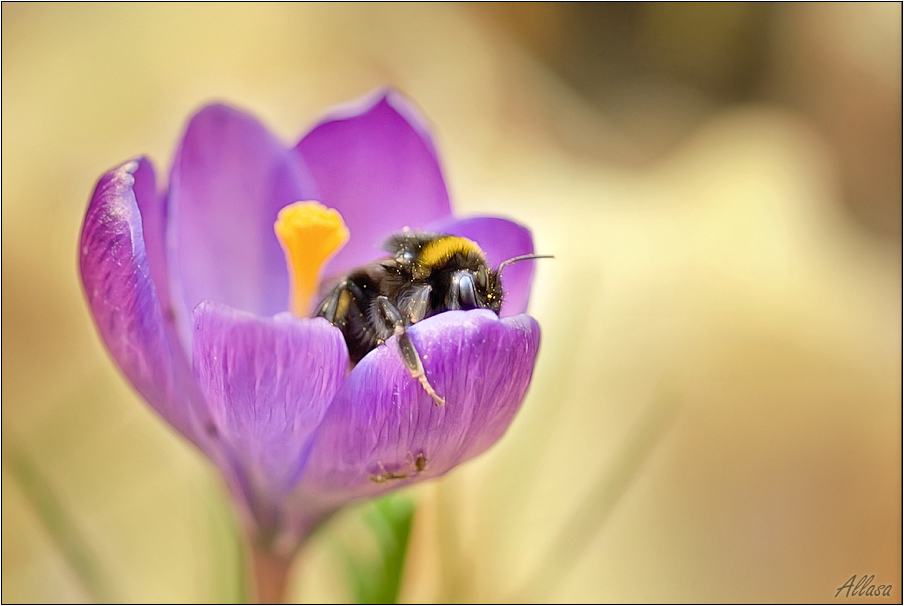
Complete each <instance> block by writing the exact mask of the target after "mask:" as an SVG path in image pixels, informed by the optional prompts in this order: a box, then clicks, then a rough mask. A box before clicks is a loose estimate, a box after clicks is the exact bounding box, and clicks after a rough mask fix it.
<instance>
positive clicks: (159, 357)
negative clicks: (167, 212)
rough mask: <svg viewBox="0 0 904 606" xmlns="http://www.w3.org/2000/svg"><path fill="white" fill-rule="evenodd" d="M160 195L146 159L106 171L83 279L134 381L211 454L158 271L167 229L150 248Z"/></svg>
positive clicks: (97, 317) (85, 231)
mask: <svg viewBox="0 0 904 606" xmlns="http://www.w3.org/2000/svg"><path fill="white" fill-rule="evenodd" d="M136 194H139V195H140V196H142V198H141V199H140V200H139V199H136ZM156 196H157V192H156V189H155V185H154V170H153V168H152V167H151V165H150V163H148V162H147V161H146V160H143V159H141V160H134V161H131V162H127V163H125V164H123V165H122V166H120V167H118V168H115V169H113V170H112V171H110V172H109V173H107V174H106V175H104V176H103V177H102V178H101V180H100V182H99V183H98V184H97V188H96V189H95V191H94V195H93V197H92V199H91V203H90V205H89V206H88V211H87V214H86V216H85V223H84V226H83V228H82V237H81V243H80V249H79V252H80V259H79V265H80V269H81V274H82V283H83V284H84V287H85V294H86V296H87V298H88V305H89V307H90V308H91V312H92V315H93V316H94V321H95V322H96V324H97V329H98V331H99V332H100V335H101V338H102V339H103V340H104V343H105V344H106V346H107V349H108V350H109V351H110V354H111V355H112V356H113V358H114V359H115V360H116V363H117V364H118V365H119V367H120V368H121V369H122V371H123V373H124V374H125V375H126V377H127V378H128V379H129V381H131V382H132V384H133V385H134V386H135V388H136V389H137V390H138V391H139V393H141V395H142V396H144V398H145V399H146V400H147V401H148V402H149V403H150V404H151V406H153V407H154V409H155V410H157V412H159V413H160V414H161V415H162V416H163V418H165V419H166V420H167V421H168V422H169V423H170V424H171V425H173V426H174V427H175V428H176V429H178V430H179V431H180V432H181V433H182V434H183V435H185V436H186V437H187V438H189V439H190V440H192V441H193V442H195V443H196V444H198V445H199V446H201V447H202V449H204V450H206V451H207V452H208V454H212V450H211V449H212V445H211V443H210V440H209V436H207V435H206V433H205V429H204V428H205V427H206V424H205V418H204V410H203V406H202V405H201V404H200V393H199V392H198V389H197V386H196V385H195V383H194V380H193V377H192V373H191V369H190V368H189V367H188V363H187V359H186V358H185V356H184V352H183V351H182V350H181V348H180V347H179V345H178V343H177V341H176V340H175V335H174V333H173V331H172V330H170V329H168V327H167V322H166V321H165V319H164V312H163V308H162V307H161V304H160V298H159V296H158V289H157V288H156V286H155V284H154V279H153V278H152V276H156V275H159V273H158V272H161V271H163V268H162V267H161V261H162V259H161V256H160V249H159V239H160V237H161V234H160V233H159V232H156V233H155V234H154V236H153V238H151V241H157V245H158V248H157V250H156V254H155V255H154V257H153V258H151V259H150V260H149V257H148V252H147V250H146V247H145V241H144V235H143V233H142V227H143V223H142V211H146V212H147V214H148V215H149V216H148V224H149V226H150V225H156V227H155V229H159V228H160V223H159V222H156V223H155V219H153V218H152V217H153V216H154V213H155V212H157V211H158V210H159V208H160V207H159V200H157V199H156ZM139 207H140V208H141V209H142V211H139ZM152 250H153V249H152Z"/></svg>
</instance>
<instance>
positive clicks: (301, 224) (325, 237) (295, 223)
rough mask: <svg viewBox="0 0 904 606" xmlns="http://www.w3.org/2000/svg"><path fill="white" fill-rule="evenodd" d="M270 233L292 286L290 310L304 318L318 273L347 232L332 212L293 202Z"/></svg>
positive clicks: (334, 212) (312, 203)
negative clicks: (279, 247)
mask: <svg viewBox="0 0 904 606" xmlns="http://www.w3.org/2000/svg"><path fill="white" fill-rule="evenodd" d="M273 229H274V231H276V237H277V238H278V239H279V243H280V244H281V245H282V248H283V250H284V251H285V252H286V265H287V266H288V268H289V280H290V282H291V287H290V294H289V309H290V310H291V311H292V313H293V314H295V315H296V316H298V317H300V318H306V317H307V316H308V314H309V313H310V311H311V308H310V305H311V297H313V296H314V294H315V293H316V289H317V284H318V282H319V281H320V271H321V269H322V267H323V265H324V264H325V263H326V262H327V261H328V260H329V259H330V258H331V257H332V256H333V255H334V254H335V253H336V252H337V251H338V250H339V249H340V248H342V246H343V245H344V244H345V243H346V242H347V241H348V228H347V227H346V226H345V222H344V221H343V220H342V215H340V214H339V213H338V212H337V211H335V210H333V209H332V208H327V207H326V206H323V205H322V204H320V203H318V202H295V203H294V204H290V205H289V206H286V207H285V208H283V209H282V210H280V211H279V215H278V217H277V219H276V223H275V224H274V225H273Z"/></svg>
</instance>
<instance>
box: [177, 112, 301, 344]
mask: <svg viewBox="0 0 904 606" xmlns="http://www.w3.org/2000/svg"><path fill="white" fill-rule="evenodd" d="M317 197H318V195H317V190H316V188H315V186H314V185H313V181H312V180H311V179H310V176H309V175H308V174H307V173H306V171H305V169H304V164H303V162H299V161H298V159H297V158H295V157H294V155H293V154H292V152H291V151H290V150H288V149H287V148H286V147H284V146H283V144H282V143H281V142H280V141H278V140H277V139H276V138H274V137H273V136H272V135H271V134H270V133H269V132H267V130H266V129H265V128H264V127H263V126H262V125H261V124H260V123H259V122H258V121H257V120H256V119H255V118H253V117H252V116H250V115H248V114H245V113H243V112H241V111H239V110H236V109H233V108H230V107H226V106H223V105H212V106H209V107H206V108H204V109H202V110H201V111H200V112H198V113H197V114H196V115H195V116H194V117H193V118H192V119H191V121H190V122H189V124H188V128H187V130H186V133H185V135H184V137H183V139H182V144H181V145H180V148H179V150H178V152H177V154H176V159H175V162H174V164H173V170H172V175H171V177H170V191H169V216H170V221H171V223H170V234H169V236H170V246H171V251H170V255H171V256H170V260H171V264H170V271H171V272H173V274H174V275H173V276H172V284H173V287H174V289H177V288H178V290H177V292H180V293H181V302H182V310H180V316H181V315H185V316H186V318H185V320H184V322H183V323H182V325H181V327H180V328H181V329H182V331H183V333H182V334H183V338H185V339H186V341H187V340H188V339H187V337H188V334H189V333H190V322H191V318H190V314H191V311H192V310H193V309H194V308H195V306H196V305H197V304H198V303H200V302H201V301H202V300H205V299H209V300H212V301H219V302H221V303H225V304H227V305H230V306H232V307H235V308H236V309H242V310H245V311H250V312H253V313H257V314H259V315H263V316H268V315H273V314H276V313H279V312H281V311H285V310H286V309H288V302H289V278H288V272H287V270H286V261H285V254H284V253H283V250H282V248H281V247H280V245H279V242H278V241H277V239H276V236H275V234H274V232H273V223H274V222H275V221H276V216H277V213H278V212H279V210H280V209H281V208H283V207H284V206H286V205H288V204H291V203H293V202H297V201H300V200H311V199H315V198H317ZM180 320H182V318H181V317H180Z"/></svg>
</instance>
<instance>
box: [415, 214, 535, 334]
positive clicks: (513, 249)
mask: <svg viewBox="0 0 904 606" xmlns="http://www.w3.org/2000/svg"><path fill="white" fill-rule="evenodd" d="M427 230H428V231H436V232H440V233H445V234H451V235H453V236H462V237H464V238H468V239H470V240H474V241H475V242H477V244H479V245H480V248H481V249H483V251H484V252H485V253H486V256H487V261H488V263H489V264H490V267H493V268H496V267H498V266H499V264H500V263H502V262H503V261H506V260H508V259H511V258H512V257H517V256H519V255H529V254H532V253H533V252H534V242H533V239H532V238H531V234H530V230H529V229H527V228H526V227H524V226H522V225H519V224H517V223H515V222H514V221H509V220H508V219H502V218H498V217H472V218H469V219H453V218H449V219H446V220H443V221H438V222H436V223H433V224H431V225H429V226H427ZM534 263H535V261H519V262H517V263H512V264H511V265H507V266H506V267H505V269H504V270H503V272H502V289H503V292H504V296H503V299H502V311H501V314H500V315H502V316H503V317H506V316H515V315H518V314H523V313H524V312H526V311H527V303H528V300H529V299H530V288H531V283H532V282H533V279H534Z"/></svg>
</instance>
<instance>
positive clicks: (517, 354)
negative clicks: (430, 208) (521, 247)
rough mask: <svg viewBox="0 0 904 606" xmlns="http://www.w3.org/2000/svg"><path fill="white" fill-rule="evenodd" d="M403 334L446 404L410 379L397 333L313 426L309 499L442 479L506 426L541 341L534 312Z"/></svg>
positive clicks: (471, 317)
mask: <svg viewBox="0 0 904 606" xmlns="http://www.w3.org/2000/svg"><path fill="white" fill-rule="evenodd" d="M410 332H411V338H412V340H413V342H414V344H415V346H416V348H417V349H418V351H419V352H420V354H421V357H422V359H423V361H424V367H425V369H426V374H427V377H428V378H429V380H430V382H431V384H432V385H433V386H434V388H435V389H436V391H437V392H438V393H439V394H440V395H442V396H443V397H445V398H446V403H445V404H444V405H442V406H437V405H436V404H435V403H434V402H433V400H432V399H431V398H430V396H429V395H427V393H426V392H425V390H424V389H423V388H422V386H421V385H420V384H419V383H418V382H417V381H416V380H415V379H413V378H412V377H411V374H410V373H409V372H408V370H407V369H406V368H405V366H404V364H403V362H402V359H401V356H400V354H399V351H398V347H397V344H396V339H395V338H392V339H390V340H389V341H387V342H386V344H385V345H384V346H381V347H378V348H377V349H375V350H374V351H372V352H371V353H370V354H368V355H367V356H366V357H365V358H364V359H363V360H362V361H361V362H360V363H359V364H358V365H357V366H356V367H355V369H354V370H353V371H352V373H351V374H350V375H349V377H348V379H347V380H346V382H345V384H344V385H343V386H342V389H341V390H340V392H339V394H338V395H337V396H336V400H335V401H334V402H333V405H332V406H331V407H330V410H329V412H328V413H327V416H326V417H325V418H324V421H323V424H322V425H321V427H320V429H319V430H318V431H317V438H316V442H315V444H314V446H313V448H312V450H311V455H310V458H309V460H308V464H307V469H306V471H305V473H304V475H303V476H302V481H301V487H300V489H301V491H302V492H303V493H304V494H305V495H309V498H310V499H311V500H314V501H316V500H317V499H318V498H320V499H324V500H332V499H338V500H339V501H341V500H343V499H349V498H357V497H362V496H370V495H374V494H379V493H382V492H385V491H387V490H390V489H394V488H398V487H399V486H400V485H402V484H406V483H408V482H411V481H415V480H420V479H425V478H429V477H434V476H437V475H441V474H443V473H445V472H447V471H448V470H450V469H451V468H452V467H454V466H455V465H458V464H459V463H462V462H464V461H466V460H468V459H470V458H471V457H474V456H476V455H478V454H480V453H481V452H483V451H484V450H486V449H487V448H489V447H490V446H491V445H492V444H493V443H495V442H496V441H497V440H498V439H499V438H500V437H501V436H502V434H503V433H504V432H505V430H506V428H507V427H508V426H509V423H510V422H511V420H512V417H513V416H514V415H515V413H516V412H517V410H518V408H519V407H520V405H521V401H522V400H523V399H524V395H525V393H526V392H527V387H528V384H529V383H530V378H531V374H532V372H533V368H534V361H535V360H536V356H537V350H538V348H539V344H540V328H539V326H538V325H537V322H536V321H535V320H534V319H533V318H530V317H528V316H525V315H520V316H515V317H511V318H504V319H500V318H498V317H497V316H496V315H495V314H493V313H492V312H490V311H487V310H471V311H451V312H447V313H443V314H440V315H438V316H433V317H431V318H428V319H426V320H423V321H421V322H419V323H418V324H416V325H414V326H413V327H412V328H411V329H410ZM393 476H398V477H393ZM401 476H404V477H401ZM317 495H320V496H319V497H318V496H317Z"/></svg>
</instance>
